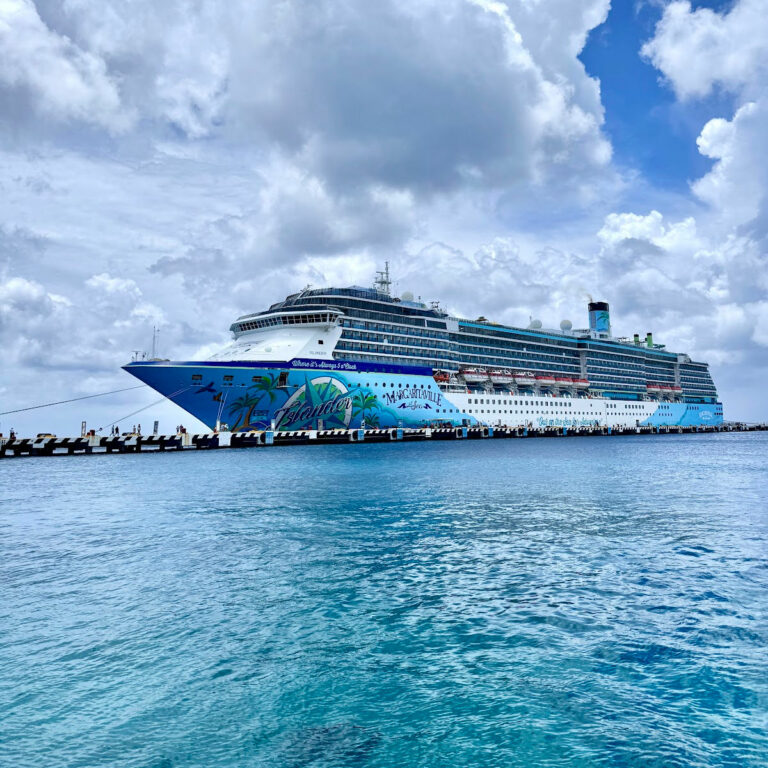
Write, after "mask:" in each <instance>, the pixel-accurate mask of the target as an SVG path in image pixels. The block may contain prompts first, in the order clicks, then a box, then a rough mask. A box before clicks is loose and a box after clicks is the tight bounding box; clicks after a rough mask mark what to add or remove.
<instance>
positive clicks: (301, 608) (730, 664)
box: [0, 434, 768, 768]
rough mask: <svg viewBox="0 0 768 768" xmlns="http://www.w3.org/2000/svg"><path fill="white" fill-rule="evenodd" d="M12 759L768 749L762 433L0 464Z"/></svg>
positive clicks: (297, 761)
mask: <svg viewBox="0 0 768 768" xmlns="http://www.w3.org/2000/svg"><path fill="white" fill-rule="evenodd" d="M0 495H1V496H2V505H1V506H0V590H1V594H0V764H1V765H2V766H4V767H5V766H9V767H11V766H13V767H14V768H23V767H24V766H36V767H38V766H45V767H46V768H48V767H55V766H82V767H86V766H87V767H88V768H90V767H91V766H113V765H114V766H137V767H141V768H175V767H176V766H270V767H271V766H276V767H279V768H283V767H288V768H291V767H298V766H306V767H312V768H320V767H328V766H344V767H345V768H346V767H347V766H360V767H363V766H365V767H367V766H371V767H374V766H391V767H398V768H399V767H400V766H440V767H441V768H442V767H443V766H505V767H506V766H585V767H586V766H616V767H621V768H624V767H627V768H629V767H630V766H632V767H634V766H643V768H645V767H650V766H658V768H669V767H670V766H734V767H738V768H744V767H745V766H766V765H768V617H767V614H768V610H767V609H768V435H766V434H743V435H742V434H724V435H700V436H693V435H681V436H658V437H627V438H623V437H615V438H574V439H549V440H544V439H536V440H487V441H482V442H480V441H477V442H474V441H473V442H471V443H450V444H448V443H431V444H424V445H413V444H405V445H403V444H400V445H367V446H365V445H363V446H325V447H311V448H310V447H293V448H274V449H261V450H259V449H254V450H245V451H221V452H211V453H202V452H201V453H192V452H190V453H185V454H184V455H147V456H141V455H139V456H104V457H90V458H87V457H72V458H67V457H61V458H53V459H18V460H3V461H1V462H0Z"/></svg>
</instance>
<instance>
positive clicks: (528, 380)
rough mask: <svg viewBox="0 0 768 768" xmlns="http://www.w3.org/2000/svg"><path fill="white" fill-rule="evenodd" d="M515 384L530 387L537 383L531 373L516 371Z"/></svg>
mask: <svg viewBox="0 0 768 768" xmlns="http://www.w3.org/2000/svg"><path fill="white" fill-rule="evenodd" d="M512 375H513V376H514V379H515V384H522V385H523V386H525V385H526V384H527V385H528V386H529V387H530V386H531V385H533V383H534V382H535V381H536V377H535V376H534V375H533V374H532V373H531V372H530V371H515V372H514V373H513V374H512Z"/></svg>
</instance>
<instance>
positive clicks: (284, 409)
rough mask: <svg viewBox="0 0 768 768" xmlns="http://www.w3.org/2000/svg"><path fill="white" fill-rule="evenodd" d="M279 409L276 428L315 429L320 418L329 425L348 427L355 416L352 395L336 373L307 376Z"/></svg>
mask: <svg viewBox="0 0 768 768" xmlns="http://www.w3.org/2000/svg"><path fill="white" fill-rule="evenodd" d="M304 382H305V383H304V384H302V385H301V386H300V387H299V388H298V389H297V390H296V391H295V392H294V393H293V394H292V395H291V396H290V397H289V398H288V399H287V400H286V401H285V403H284V404H283V405H282V406H281V407H280V408H278V409H277V411H276V412H275V428H276V429H312V428H314V427H315V426H316V425H317V422H318V420H319V419H322V420H323V426H324V427H325V428H326V429H346V428H347V427H348V426H349V422H350V419H351V418H352V397H351V394H350V392H349V390H348V389H347V387H346V385H345V384H344V383H343V382H342V381H340V380H339V379H337V378H335V377H334V376H318V377H317V378H314V379H311V380H310V378H309V377H308V376H307V377H306V378H305V380H304Z"/></svg>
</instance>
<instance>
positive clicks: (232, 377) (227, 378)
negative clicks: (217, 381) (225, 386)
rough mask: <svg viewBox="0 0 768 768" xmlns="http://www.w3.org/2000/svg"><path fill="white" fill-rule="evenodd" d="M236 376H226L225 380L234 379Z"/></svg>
mask: <svg viewBox="0 0 768 768" xmlns="http://www.w3.org/2000/svg"><path fill="white" fill-rule="evenodd" d="M234 378H235V377H234V376H225V377H224V381H232V379H234Z"/></svg>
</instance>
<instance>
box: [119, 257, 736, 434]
mask: <svg viewBox="0 0 768 768" xmlns="http://www.w3.org/2000/svg"><path fill="white" fill-rule="evenodd" d="M588 317H589V321H588V327H587V328H584V329H581V330H578V329H574V328H573V327H572V325H571V323H570V322H569V321H566V320H564V321H563V322H561V323H560V325H559V327H558V328H557V329H549V328H543V327H542V324H541V322H540V321H537V320H533V321H531V323H530V324H529V326H528V327H527V328H518V327H514V326H508V325H503V324H500V323H495V322H492V321H490V320H488V319H486V318H485V317H479V318H476V319H474V320H470V319H466V318H460V317H454V316H451V315H450V314H449V313H447V312H445V311H444V310H443V309H442V308H441V307H440V305H439V303H437V302H432V303H431V304H429V305H427V304H425V303H423V302H422V301H419V300H415V299H414V296H413V295H412V294H410V293H404V294H403V295H402V296H399V297H398V296H393V295H392V291H391V280H390V278H389V268H388V266H387V268H386V269H385V270H383V271H381V272H379V273H377V277H376V281H375V283H374V286H373V287H371V288H362V287H358V286H353V287H349V288H312V287H307V288H306V289H304V290H302V291H300V292H298V293H294V294H292V295H290V296H288V297H287V298H285V299H284V300H283V301H280V302H277V303H276V304H273V305H272V306H271V307H269V309H266V310H264V311H261V312H254V313H252V314H248V315H243V316H242V317H239V318H237V320H236V321H235V322H234V323H233V324H232V326H231V329H230V330H231V331H232V334H233V340H232V342H231V343H230V344H229V345H227V346H226V347H225V348H223V349H222V350H220V351H219V352H217V353H216V354H214V355H213V356H211V357H210V358H209V359H207V360H202V361H178V362H175V361H170V360H157V359H150V360H147V359H139V360H134V361H133V362H131V363H129V364H128V365H126V366H124V369H125V370H126V371H128V372H129V373H131V374H132V375H134V376H135V377H136V378H138V379H139V380H141V381H143V382H144V383H146V384H148V385H149V386H151V387H153V388H154V389H155V390H157V391H158V392H160V393H161V394H163V395H165V396H166V397H167V398H169V399H170V400H172V401H173V402H174V403H176V404H177V405H179V406H181V408H183V409H184V410H186V411H188V412H189V413H190V414H192V416H194V417H195V418H197V419H199V420H200V421H202V422H203V423H205V424H206V425H208V427H209V428H211V429H220V430H230V431H241V430H263V429H274V430H306V429H335V428H357V427H368V428H376V427H381V428H385V427H397V426H402V427H425V426H447V425H456V426H459V425H477V424H482V425H487V426H496V425H503V426H512V427H518V426H522V427H525V426H537V427H541V426H563V427H575V426H597V425H599V426H642V425H658V426H662V425H697V424H721V423H722V420H723V409H722V404H721V403H720V402H719V401H718V395H717V390H716V389H715V385H714V383H713V381H712V378H711V376H710V374H709V369H708V366H707V364H706V363H704V362H697V361H694V360H692V359H691V358H690V357H689V356H688V355H686V354H684V353H680V352H671V351H669V350H667V349H666V348H665V347H664V345H663V344H657V343H655V342H654V340H653V335H652V334H651V333H646V334H645V335H644V336H641V335H640V334H634V336H633V337H632V338H615V337H614V336H613V335H612V332H611V322H610V310H609V306H608V304H607V303H605V302H602V301H590V303H589V305H588Z"/></svg>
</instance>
